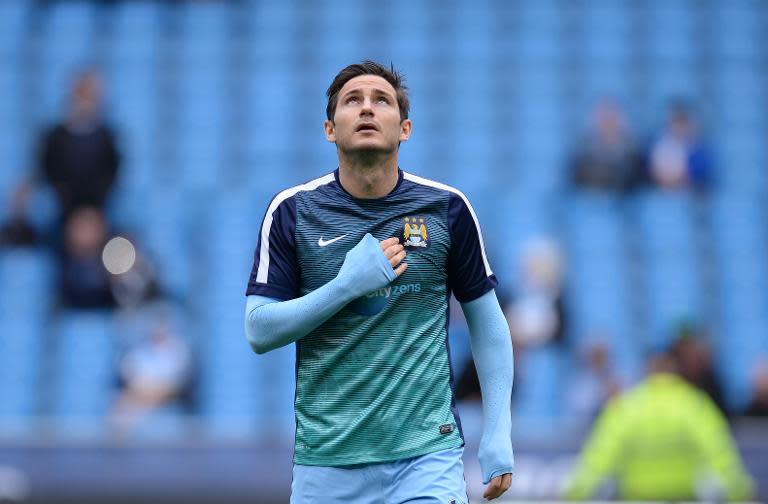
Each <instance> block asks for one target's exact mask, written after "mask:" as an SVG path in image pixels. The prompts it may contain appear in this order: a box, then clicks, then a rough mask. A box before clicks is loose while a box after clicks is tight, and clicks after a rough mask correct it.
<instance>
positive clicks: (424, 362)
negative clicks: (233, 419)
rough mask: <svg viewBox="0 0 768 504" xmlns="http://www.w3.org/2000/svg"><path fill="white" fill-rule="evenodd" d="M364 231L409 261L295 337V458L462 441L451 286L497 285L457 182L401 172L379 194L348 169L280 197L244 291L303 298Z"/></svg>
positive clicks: (357, 459)
mask: <svg viewBox="0 0 768 504" xmlns="http://www.w3.org/2000/svg"><path fill="white" fill-rule="evenodd" d="M366 233H371V234H372V235H373V236H374V237H375V238H376V239H378V240H384V239H386V238H390V237H395V236H396V237H398V238H399V239H400V242H401V243H402V244H403V245H404V247H405V250H406V252H407V257H406V259H405V262H407V263H408V268H407V269H406V271H405V272H404V273H403V274H402V275H401V276H400V277H398V278H397V279H396V280H395V281H393V282H392V283H391V284H389V285H388V286H386V287H384V288H382V289H379V290H377V291H375V292H371V293H369V294H367V295H365V296H362V297H360V298H358V299H357V300H355V301H353V302H351V303H349V304H348V305H347V306H346V307H344V308H343V309H342V310H341V311H339V312H338V313H336V314H335V315H334V316H333V317H331V318H330V319H329V320H328V321H326V322H325V323H324V324H322V325H321V326H319V327H318V328H317V329H315V330H314V331H312V332H311V333H309V334H308V335H307V336H305V337H304V338H302V339H300V340H299V341H297V343H296V358H297V363H296V397H295V403H294V405H295V411H296V444H295V452H294V462H295V463H296V464H301V465H324V466H341V465H350V464H362V463H373V462H383V461H391V460H398V459H403V458H409V457H414V456H418V455H423V454H426V453H431V452H434V451H438V450H442V449H446V448H452V447H457V446H462V445H463V437H462V434H461V425H460V423H459V418H458V413H457V412H456V409H455V401H454V396H453V390H452V389H453V373H452V370H451V366H450V360H449V349H448V339H447V335H448V331H447V328H448V308H449V304H448V303H449V298H450V295H451V292H453V294H454V295H455V296H456V298H457V300H458V301H460V302H467V301H471V300H474V299H476V298H478V297H480V296H481V295H483V294H485V293H486V292H488V291H489V290H491V289H493V288H494V287H495V285H496V277H495V276H494V275H493V273H492V271H491V268H490V266H489V265H488V260H487V257H486V253H485V249H484V245H483V240H482V236H481V233H480V226H479V224H478V221H477V217H476V215H475V213H474V210H473V209H472V207H471V205H470V204H469V202H468V201H467V199H466V197H465V196H464V195H463V194H462V193H461V192H459V191H458V190H456V189H453V188H451V187H449V186H446V185H443V184H440V183H437V182H433V181H431V180H427V179H424V178H421V177H417V176H415V175H412V174H409V173H405V172H403V171H399V179H398V183H397V185H396V187H395V188H394V189H393V190H392V191H391V192H390V193H389V194H388V195H387V196H385V197H383V198H379V199H358V198H354V197H352V196H351V195H350V194H349V193H347V192H346V191H345V190H344V188H343V187H342V186H341V184H340V183H339V178H338V170H337V171H336V172H334V173H330V174H328V175H326V176H324V177H320V178H318V179H315V180H313V181H311V182H308V183H306V184H303V185H299V186H296V187H293V188H290V189H286V190H284V191H282V192H280V193H279V194H278V195H277V196H276V197H275V198H274V199H273V200H272V202H271V203H270V205H269V208H268V209H267V212H266V215H265V217H264V221H263V224H262V227H261V233H260V236H259V243H258V245H257V247H256V253H255V260H254V265H253V271H252V273H251V277H250V281H249V283H248V289H247V291H246V293H247V294H248V295H250V294H257V295H260V296H268V297H272V298H277V299H281V300H288V299H293V298H297V297H300V296H303V295H306V294H307V293H309V292H311V291H313V290H314V289H317V288H319V287H321V286H322V285H324V284H326V283H328V282H329V281H331V280H332V279H333V278H334V277H335V276H336V275H337V273H338V272H339V269H340V268H341V265H342V264H343V262H344V258H345V254H346V253H347V251H349V250H350V249H351V248H352V247H354V246H355V245H356V244H357V243H358V242H360V240H361V239H362V238H363V236H364V235H365V234H366Z"/></svg>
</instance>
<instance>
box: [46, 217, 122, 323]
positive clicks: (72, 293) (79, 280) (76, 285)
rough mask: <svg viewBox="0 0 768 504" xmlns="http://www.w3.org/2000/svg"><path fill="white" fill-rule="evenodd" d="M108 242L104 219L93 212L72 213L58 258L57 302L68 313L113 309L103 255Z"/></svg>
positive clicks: (113, 304)
mask: <svg viewBox="0 0 768 504" xmlns="http://www.w3.org/2000/svg"><path fill="white" fill-rule="evenodd" d="M106 241H107V226H106V222H105V220H104V215H103V214H102V213H101V212H100V211H99V210H98V209H96V208H89V207H83V208H80V209H78V210H76V211H74V212H73V213H72V214H71V215H70V216H69V218H68V219H67V221H66V225H65V228H64V249H63V250H62V252H61V255H60V270H59V298H60V302H61V305H62V307H64V308H70V309H103V308H113V307H114V306H115V299H114V297H113V295H112V289H111V286H110V276H109V272H108V271H107V270H106V268H105V267H104V262H103V260H102V251H103V249H104V244H105V243H106Z"/></svg>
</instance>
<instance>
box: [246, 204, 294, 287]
mask: <svg viewBox="0 0 768 504" xmlns="http://www.w3.org/2000/svg"><path fill="white" fill-rule="evenodd" d="M295 237H296V200H295V198H294V197H289V198H285V199H280V198H279V197H278V198H275V200H273V201H272V203H271V204H270V205H269V208H268V209H267V213H266V215H264V221H263V223H262V225H261V232H260V233H259V240H258V243H257V245H256V252H255V253H254V258H253V269H252V270H251V276H250V279H249V280H248V288H247V289H246V292H245V294H246V295H247V296H250V295H252V294H256V295H259V296H266V297H271V298H276V299H281V300H288V299H293V298H296V297H298V295H299V279H300V273H299V265H298V260H297V257H296V239H295Z"/></svg>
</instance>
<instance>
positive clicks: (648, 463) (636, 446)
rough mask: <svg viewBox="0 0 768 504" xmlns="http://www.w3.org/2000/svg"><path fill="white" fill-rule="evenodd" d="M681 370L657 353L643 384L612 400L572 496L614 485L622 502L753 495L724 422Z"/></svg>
mask: <svg viewBox="0 0 768 504" xmlns="http://www.w3.org/2000/svg"><path fill="white" fill-rule="evenodd" d="M676 368H677V364H676V362H675V360H674V357H673V356H672V355H671V354H670V353H669V352H661V353H658V354H657V355H655V356H653V357H652V358H651V361H650V363H649V374H650V376H649V377H648V378H647V379H646V380H645V382H643V383H641V384H640V385H638V386H637V387H635V388H634V389H633V390H630V391H629V392H627V393H625V394H623V395H621V396H619V397H617V398H616V399H614V400H612V401H611V402H609V403H608V405H607V406H606V408H605V410H604V411H603V413H602V414H601V415H600V417H599V418H598V420H597V424H596V425H595V429H594V432H593V433H592V435H591V436H590V438H589V440H588V441H587V443H586V444H585V445H584V449H583V450H582V455H581V459H580V460H579V463H578V467H577V468H576V471H575V473H574V475H573V477H572V479H571V481H570V482H569V484H568V486H567V489H566V496H567V497H568V498H571V499H589V498H597V497H606V495H599V496H598V495H596V494H598V493H600V491H601V489H603V490H604V489H605V488H607V487H608V486H610V485H613V486H615V487H616V492H612V493H617V494H618V495H617V497H618V498H619V499H620V500H635V501H643V500H645V501H651V500H654V501H656V500H661V501H681V500H687V501H692V500H706V501H718V502H719V501H722V500H724V498H727V499H729V500H747V499H749V498H750V497H752V493H753V483H752V481H751V479H750V477H749V476H748V475H747V474H746V473H745V472H744V468H743V466H742V463H741V459H740V457H739V453H738V451H737V450H736V448H735V447H734V444H733V441H732V440H731V437H730V435H729V433H728V424H727V422H726V421H725V418H724V417H723V415H722V413H720V410H718V408H717V406H716V405H715V404H714V403H713V402H712V400H711V399H710V398H709V397H708V396H707V395H706V394H704V393H703V392H700V391H698V390H697V389H696V388H694V387H693V386H691V385H689V384H688V383H687V382H686V381H685V380H683V379H682V378H681V377H679V376H678V375H677V371H676ZM610 480H613V481H610ZM611 497H616V495H611Z"/></svg>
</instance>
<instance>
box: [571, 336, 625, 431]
mask: <svg viewBox="0 0 768 504" xmlns="http://www.w3.org/2000/svg"><path fill="white" fill-rule="evenodd" d="M579 360H580V366H579V368H578V370H577V371H576V373H575V375H574V376H573V377H572V379H571V381H570V393H569V403H570V404H569V409H570V412H571V416H572V417H574V418H577V419H582V420H593V419H594V418H595V417H596V416H597V414H598V413H599V412H600V410H601V409H602V408H603V405H604V404H605V403H606V401H608V399H610V398H611V397H613V396H614V395H616V394H617V393H618V392H619V391H620V390H621V382H620V380H619V378H618V377H617V376H616V374H615V372H614V369H613V363H612V362H611V354H610V350H609V348H608V345H606V344H605V343H602V342H599V341H595V342H591V343H588V344H587V345H584V347H583V348H582V350H581V352H580V355H579Z"/></svg>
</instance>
